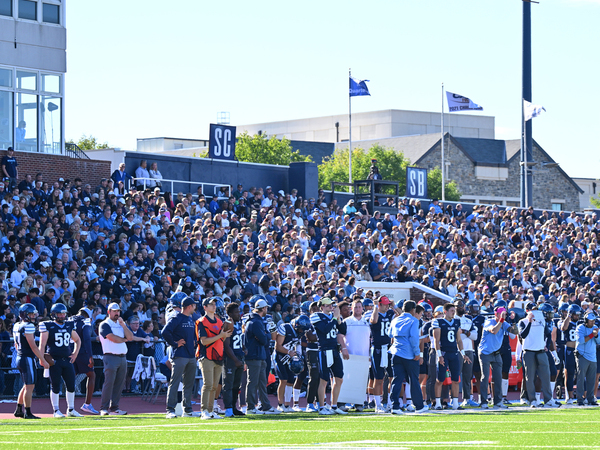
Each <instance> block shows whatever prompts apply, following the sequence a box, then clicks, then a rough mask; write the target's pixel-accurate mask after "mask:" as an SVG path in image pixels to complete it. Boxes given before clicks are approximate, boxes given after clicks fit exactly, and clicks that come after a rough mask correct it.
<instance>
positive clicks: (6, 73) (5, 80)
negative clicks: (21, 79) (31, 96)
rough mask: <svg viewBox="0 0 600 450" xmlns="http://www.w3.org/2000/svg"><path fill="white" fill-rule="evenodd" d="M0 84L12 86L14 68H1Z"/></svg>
mask: <svg viewBox="0 0 600 450" xmlns="http://www.w3.org/2000/svg"><path fill="white" fill-rule="evenodd" d="M0 86H2V87H12V70H10V69H0Z"/></svg>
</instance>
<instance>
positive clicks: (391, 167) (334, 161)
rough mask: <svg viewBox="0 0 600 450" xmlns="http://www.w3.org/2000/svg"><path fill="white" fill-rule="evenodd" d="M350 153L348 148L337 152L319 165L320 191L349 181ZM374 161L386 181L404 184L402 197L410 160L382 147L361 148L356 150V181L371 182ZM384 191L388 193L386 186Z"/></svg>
mask: <svg viewBox="0 0 600 450" xmlns="http://www.w3.org/2000/svg"><path fill="white" fill-rule="evenodd" d="M348 154H349V151H348V148H342V149H337V150H336V151H335V152H334V154H333V155H332V156H330V157H327V158H325V159H324V160H323V163H322V164H321V165H320V166H319V187H320V188H322V189H330V188H331V182H332V181H338V182H344V183H347V182H348V163H349V161H348ZM372 159H376V160H377V167H379V173H380V174H381V176H382V178H383V179H384V180H388V181H398V182H399V183H400V184H399V192H400V195H402V194H403V193H404V192H405V191H406V167H407V166H408V165H409V161H408V159H406V158H405V157H404V154H403V153H402V152H397V151H395V150H394V149H391V148H386V147H383V146H381V145H379V144H375V145H373V146H372V147H371V148H369V150H365V149H363V148H360V147H358V148H353V149H352V180H366V179H367V177H368V176H369V170H370V168H371V160H372ZM388 189H389V188H388ZM382 191H383V192H386V189H385V187H382ZM390 193H391V192H390Z"/></svg>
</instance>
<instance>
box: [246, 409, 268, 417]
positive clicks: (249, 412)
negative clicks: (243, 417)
mask: <svg viewBox="0 0 600 450" xmlns="http://www.w3.org/2000/svg"><path fill="white" fill-rule="evenodd" d="M246 414H247V415H249V416H257V415H261V414H264V411H262V410H260V409H258V408H254V409H249V410H247V411H246Z"/></svg>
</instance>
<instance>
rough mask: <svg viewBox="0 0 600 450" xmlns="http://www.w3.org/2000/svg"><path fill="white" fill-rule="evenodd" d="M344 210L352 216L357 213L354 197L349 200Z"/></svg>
mask: <svg viewBox="0 0 600 450" xmlns="http://www.w3.org/2000/svg"><path fill="white" fill-rule="evenodd" d="M343 211H344V214H348V215H349V216H350V217H352V216H354V215H355V214H356V213H357V210H356V206H354V199H350V200H348V203H346V205H344V208H343Z"/></svg>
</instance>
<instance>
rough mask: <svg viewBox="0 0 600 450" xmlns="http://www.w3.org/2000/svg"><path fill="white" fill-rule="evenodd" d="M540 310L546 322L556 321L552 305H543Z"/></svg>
mask: <svg viewBox="0 0 600 450" xmlns="http://www.w3.org/2000/svg"><path fill="white" fill-rule="evenodd" d="M538 310H539V311H542V312H543V313H544V317H546V320H552V319H554V308H553V307H552V305H551V304H550V303H542V305H541V306H540V307H539V308H538Z"/></svg>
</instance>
